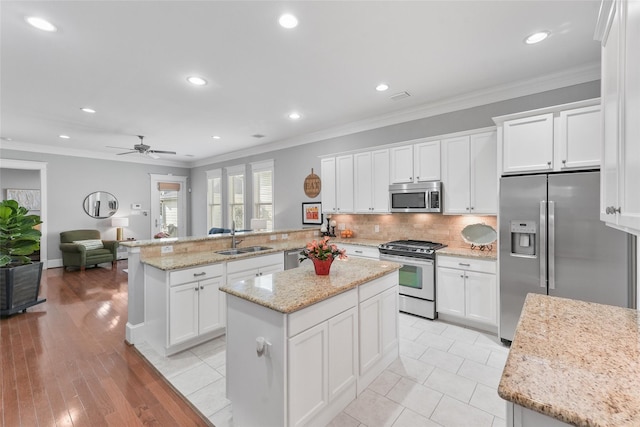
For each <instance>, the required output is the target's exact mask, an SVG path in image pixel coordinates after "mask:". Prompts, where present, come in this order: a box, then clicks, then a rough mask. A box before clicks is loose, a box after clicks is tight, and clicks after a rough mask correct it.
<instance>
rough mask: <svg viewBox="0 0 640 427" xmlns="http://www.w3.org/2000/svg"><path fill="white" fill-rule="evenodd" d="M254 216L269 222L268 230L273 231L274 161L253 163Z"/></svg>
mask: <svg viewBox="0 0 640 427" xmlns="http://www.w3.org/2000/svg"><path fill="white" fill-rule="evenodd" d="M251 171H252V173H253V214H252V218H257V219H264V220H266V221H267V227H266V229H267V230H273V160H269V161H266V162H260V163H252V164H251Z"/></svg>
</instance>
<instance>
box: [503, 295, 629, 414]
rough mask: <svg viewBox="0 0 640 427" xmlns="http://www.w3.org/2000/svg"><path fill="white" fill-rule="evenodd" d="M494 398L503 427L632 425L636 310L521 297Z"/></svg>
mask: <svg viewBox="0 0 640 427" xmlns="http://www.w3.org/2000/svg"><path fill="white" fill-rule="evenodd" d="M498 394H499V395H500V397H502V398H503V399H505V400H507V401H508V403H507V405H508V406H507V408H508V410H507V425H508V426H521V427H527V426H539V425H545V426H550V427H551V426H552V427H557V426H568V425H576V426H616V427H621V426H637V425H639V424H640V315H639V313H638V311H636V310H633V309H627V308H620V307H614V306H609V305H602V304H595V303H590V302H583V301H577V300H570V299H565V298H558V297H550V296H546V295H539V294H529V295H528V296H527V298H526V301H525V305H524V309H523V311H522V316H521V318H520V321H519V323H518V327H517V329H516V333H515V336H514V340H513V343H512V344H511V351H510V352H509V357H508V359H507V363H506V365H505V368H504V372H503V374H502V379H501V381H500V385H499V387H498Z"/></svg>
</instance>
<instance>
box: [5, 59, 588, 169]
mask: <svg viewBox="0 0 640 427" xmlns="http://www.w3.org/2000/svg"><path fill="white" fill-rule="evenodd" d="M599 79H600V63H593V64H588V65H586V66H583V67H578V68H572V69H568V70H564V71H561V72H558V73H553V74H548V75H544V76H539V77H536V78H533V79H529V80H522V81H518V82H513V83H509V84H504V85H499V86H493V87H490V88H485V89H481V90H478V91H474V92H471V93H467V94H464V95H461V96H456V97H452V98H446V99H441V100H438V101H435V102H432V103H428V104H423V105H421V106H418V107H414V108H410V109H406V110H401V111H397V112H394V113H390V114H385V115H380V116H374V117H369V118H367V119H364V120H359V121H355V122H351V123H349V124H346V125H343V126H336V127H333V128H329V129H324V130H321V131H318V132H312V133H308V134H305V135H300V136H297V137H294V138H288V139H283V140H280V141H274V142H271V143H269V144H264V145H261V146H258V147H251V148H247V149H243V150H238V151H232V152H229V153H225V154H221V155H216V156H211V157H207V158H204V159H200V160H195V161H192V162H188V161H186V162H181V161H172V160H165V159H158V160H153V159H151V158H149V159H146V158H143V157H139V156H130V157H123V156H116V155H115V154H107V153H96V152H94V151H88V150H76V149H64V150H61V149H60V148H58V147H50V146H45V145H39V144H31V143H24V142H18V141H2V143H1V145H0V149H6V150H17V151H28V152H35V153H48V154H57V155H62V156H73V157H85V158H94V159H101V160H112V161H116V162H127V163H141V164H149V165H156V166H172V167H180V168H194V167H200V166H208V165H215V164H218V163H221V162H225V161H229V160H235V159H239V158H242V157H248V156H253V155H257V154H263V153H268V152H271V151H276V150H282V149H286V148H291V147H296V146H299V145H304V144H310V143H313V142H318V141H322V140H326V139H330V138H337V137H340V136H345V135H350V134H354V133H358V132H364V131H368V130H372V129H376V128H381V127H385V126H391V125H395V124H399V123H405V122H410V121H412V120H419V119H424V118H427V117H432V116H436V115H439V114H445V113H450V112H453V111H459V110H464V109H467V108H473V107H478V106H481V105H486V104H491V103H494V102H500V101H505V100H508V99H513V98H518V97H522V96H527V95H533V94H536V93H541V92H546V91H549V90H554V89H560V88H563V87H567V86H573V85H577V84H580V83H586V82H590V81H595V80H599Z"/></svg>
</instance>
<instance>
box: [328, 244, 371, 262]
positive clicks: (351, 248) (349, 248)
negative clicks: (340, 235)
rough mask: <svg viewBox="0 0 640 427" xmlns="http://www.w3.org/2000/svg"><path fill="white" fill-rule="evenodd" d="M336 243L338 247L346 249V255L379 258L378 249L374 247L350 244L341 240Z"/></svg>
mask: <svg viewBox="0 0 640 427" xmlns="http://www.w3.org/2000/svg"><path fill="white" fill-rule="evenodd" d="M337 245H338V247H339V248H340V249H344V250H345V251H346V254H347V257H355V258H367V259H380V251H379V250H378V248H376V247H372V246H362V245H350V244H345V243H342V242H340V243H338V244H337Z"/></svg>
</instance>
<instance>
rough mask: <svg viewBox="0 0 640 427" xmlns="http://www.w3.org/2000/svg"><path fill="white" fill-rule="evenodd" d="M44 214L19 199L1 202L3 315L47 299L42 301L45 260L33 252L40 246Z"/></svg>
mask: <svg viewBox="0 0 640 427" xmlns="http://www.w3.org/2000/svg"><path fill="white" fill-rule="evenodd" d="M38 224H42V221H40V216H38V215H29V210H28V209H27V208H25V207H22V206H20V205H18V202H16V201H15V200H4V201H2V202H0V315H1V316H9V315H12V314H15V313H18V312H19V311H26V309H27V308H28V307H31V306H32V305H35V304H40V303H42V302H45V301H46V300H45V299H42V300H38V293H39V292H40V279H41V278H42V262H36V263H34V262H32V261H31V259H30V258H29V255H31V254H32V253H34V252H35V251H37V250H38V249H40V236H41V233H40V230H37V229H36V228H34V227H36V226H37V225H38Z"/></svg>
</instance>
